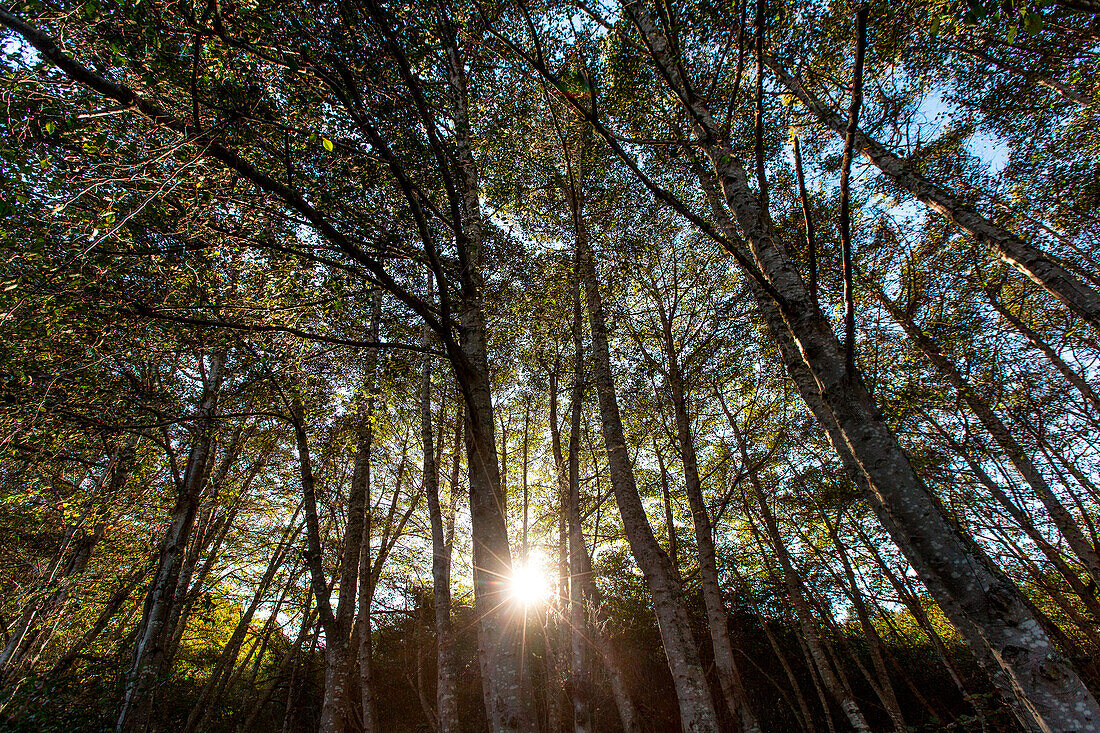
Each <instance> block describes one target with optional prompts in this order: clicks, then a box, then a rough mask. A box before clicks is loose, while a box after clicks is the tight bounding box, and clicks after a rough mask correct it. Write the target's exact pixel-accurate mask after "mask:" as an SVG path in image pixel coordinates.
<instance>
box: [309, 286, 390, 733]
mask: <svg viewBox="0 0 1100 733" xmlns="http://www.w3.org/2000/svg"><path fill="white" fill-rule="evenodd" d="M380 317H381V297H380V294H379V293H376V294H375V295H374V296H373V297H372V299H371V319H370V325H369V333H368V339H369V340H371V341H377V340H378V332H379V319H380ZM377 364H378V352H377V351H376V350H375V349H367V352H366V354H365V357H364V375H365V377H364V380H363V387H362V389H361V390H360V393H359V396H358V397H359V400H358V403H359V407H358V411H357V414H356V417H355V429H356V433H355V437H356V447H355V458H354V463H353V466H352V474H351V484H350V486H349V488H348V510H347V511H348V514H347V517H348V519H347V526H346V527H345V529H344V539H343V545H342V549H341V553H340V565H339V567H338V580H337V583H338V595H337V601H336V609H335V612H334V616H333V619H332V623H333V626H332V628H331V629H330V628H328V627H326V628H325V696H324V700H323V701H322V703H321V720H320V731H321V733H342V731H344V730H345V727H346V722H347V718H348V716H349V713H350V711H349V710H348V704H349V702H350V699H351V698H350V695H349V689H348V686H349V684H350V682H351V680H350V679H349V671H350V670H351V669H352V667H353V664H352V659H353V656H352V655H353V654H356V653H357V652H358V649H353V648H352V645H351V642H352V630H353V627H354V626H355V622H356V596H357V595H358V593H357V591H358V590H359V577H360V571H361V568H360V566H361V563H362V558H361V556H362V554H363V544H364V542H365V541H366V540H367V539H368V533H369V528H368V527H367V514H368V509H369V506H370V501H369V498H368V492H369V491H370V461H371V446H372V443H373V440H374V430H373V427H372V426H373V420H374V402H375V394H374V393H375V389H376V384H377V381H376V375H375V372H376V370H377ZM361 603H362V599H360V604H361ZM323 618H324V615H323V612H322V619H323Z"/></svg>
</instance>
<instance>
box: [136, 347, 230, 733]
mask: <svg viewBox="0 0 1100 733" xmlns="http://www.w3.org/2000/svg"><path fill="white" fill-rule="evenodd" d="M201 366H202V369H201V372H202V381H203V385H202V396H201V397H200V399H199V403H198V407H197V409H196V410H195V418H194V433H193V435H192V437H191V448H190V451H189V453H188V456H187V467H186V469H185V470H184V475H183V479H182V482H181V484H182V485H181V486H180V487H179V493H178V495H177V498H176V503H175V506H174V507H173V508H172V514H171V517H170V519H169V522H168V529H167V531H166V532H165V534H164V540H163V541H162V542H161V546H160V559H159V562H158V565H157V571H156V574H155V575H154V577H153V582H152V585H151V586H150V588H149V592H148V596H147V599H146V606H145V607H146V611H145V613H144V618H143V619H142V623H141V626H140V627H139V628H140V631H139V633H138V639H137V642H136V644H135V646H134V654H133V663H132V665H131V667H130V670H129V671H128V672H127V674H126V687H125V692H124V694H123V699H122V707H121V709H120V711H119V715H118V721H117V723H116V724H115V730H116V731H118V733H125V732H126V731H144V730H145V728H146V725H147V724H148V720H149V715H150V713H151V710H150V708H151V705H152V695H153V693H154V687H155V686H156V682H157V677H158V675H159V673H160V670H161V669H163V664H162V658H163V656H164V653H165V649H164V631H165V626H166V624H167V622H168V617H169V614H170V613H171V610H172V601H173V598H172V597H171V596H172V591H173V590H174V589H175V587H176V582H177V581H178V579H179V571H180V563H181V561H182V559H183V553H184V550H185V549H186V547H187V542H188V540H189V539H190V535H191V528H192V527H193V526H194V523H195V514H196V512H197V511H198V507H199V497H200V495H201V494H202V488H203V483H204V479H205V477H206V469H207V464H208V463H209V460H210V447H211V444H212V443H213V440H214V430H215V413H216V411H217V406H218V396H219V395H220V394H221V387H222V379H223V377H224V373H225V356H224V355H223V354H217V353H215V354H211V355H210V357H209V359H208V360H207V363H206V364H204V365H201Z"/></svg>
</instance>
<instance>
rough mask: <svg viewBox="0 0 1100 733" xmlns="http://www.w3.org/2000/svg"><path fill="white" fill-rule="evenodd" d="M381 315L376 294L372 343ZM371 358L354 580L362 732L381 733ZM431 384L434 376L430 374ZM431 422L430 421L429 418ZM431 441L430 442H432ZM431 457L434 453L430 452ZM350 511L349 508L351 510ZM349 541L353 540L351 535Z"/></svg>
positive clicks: (374, 360)
mask: <svg viewBox="0 0 1100 733" xmlns="http://www.w3.org/2000/svg"><path fill="white" fill-rule="evenodd" d="M381 312H382V293H381V291H377V292H375V294H374V298H373V302H372V304H371V324H370V334H369V338H370V340H371V341H378V338H379V320H380V317H381ZM370 353H371V356H370V359H369V362H368V364H367V368H368V369H369V371H368V372H367V391H368V394H367V410H366V413H367V414H366V420H365V422H364V424H363V425H362V427H361V429H362V431H363V432H362V435H361V440H362V442H361V444H360V448H359V454H358V456H357V460H356V471H359V472H361V481H362V484H363V488H362V494H363V504H362V507H360V509H361V511H362V516H363V518H362V522H361V524H360V526H359V531H360V534H359V536H358V552H359V555H358V568H357V570H358V575H357V577H356V579H355V581H356V583H357V585H358V596H359V603H358V606H357V608H356V618H355V624H356V628H357V630H358V632H359V635H358V638H357V644H356V649H355V653H356V654H357V655H358V657H357V658H358V661H359V680H358V682H359V701H358V702H359V706H360V714H361V716H362V721H363V730H364V731H365V733H378V732H379V731H380V730H381V729H380V727H379V724H378V709H377V707H376V706H375V701H374V679H373V676H372V675H373V671H374V665H373V660H372V658H371V657H372V641H373V639H372V636H371V618H370V613H371V603H372V601H373V600H374V578H373V577H372V568H371V531H372V529H373V527H372V526H371V509H372V507H373V500H372V498H371V468H372V465H371V461H372V459H373V453H372V452H373V449H374V411H375V410H374V408H375V397H374V395H375V393H376V392H377V391H378V376H377V372H378V352H377V351H375V350H374V349H372V350H371V352H370ZM428 378H429V381H430V379H431V376H430V374H429V377H428ZM428 410H431V404H430V403H429V405H428ZM429 419H430V418H429ZM428 429H429V430H430V429H431V423H430V422H429V424H428ZM429 440H430V439H429ZM429 455H432V457H433V458H434V454H433V453H431V451H429ZM398 488H399V487H394V499H396V498H397V491H398ZM349 511H350V509H349ZM348 541H351V537H350V536H349V538H348ZM383 552H384V550H383V549H382V548H381V547H380V548H379V556H378V560H377V562H379V563H381V562H383V558H384V555H383ZM348 656H349V659H348V660H347V663H348V666H349V667H352V666H354V665H353V662H352V659H351V654H350V653H349V655H348Z"/></svg>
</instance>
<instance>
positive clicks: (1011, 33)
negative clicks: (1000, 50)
mask: <svg viewBox="0 0 1100 733" xmlns="http://www.w3.org/2000/svg"><path fill="white" fill-rule="evenodd" d="M1019 30H1020V26H1018V25H1014V26H1012V27H1011V28H1009V29H1008V33H1006V34H1005V40H1006V41H1007V42H1009V43H1012V42H1013V41H1015V40H1016V33H1017V32H1019Z"/></svg>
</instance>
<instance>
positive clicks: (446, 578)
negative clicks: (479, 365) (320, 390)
mask: <svg viewBox="0 0 1100 733" xmlns="http://www.w3.org/2000/svg"><path fill="white" fill-rule="evenodd" d="M428 343H429V339H428V331H427V329H425V331H424V345H425V346H427V345H428ZM431 359H432V357H431V356H429V355H425V357H424V366H423V371H422V373H421V383H420V438H421V444H422V447H423V451H424V467H423V477H424V494H425V495H426V496H427V499H428V515H429V519H430V521H431V527H432V598H433V599H434V604H435V640H436V670H437V671H436V678H437V681H436V718H437V720H438V721H439V731H440V733H453V731H454V730H455V726H457V725H458V696H457V682H458V672H457V670H456V669H455V662H454V631H453V629H452V626H451V548H450V544H449V543H448V541H447V537H446V534H445V530H444V527H443V510H442V507H441V506H440V503H439V467H438V466H437V465H436V461H435V455H436V454H435V446H434V444H433V440H434V438H433V430H432V362H431ZM459 419H461V418H459ZM454 449H455V452H456V454H457V452H458V439H457V437H456V439H455V448H454ZM452 492H453V488H452Z"/></svg>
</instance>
